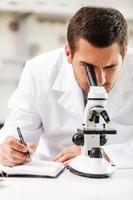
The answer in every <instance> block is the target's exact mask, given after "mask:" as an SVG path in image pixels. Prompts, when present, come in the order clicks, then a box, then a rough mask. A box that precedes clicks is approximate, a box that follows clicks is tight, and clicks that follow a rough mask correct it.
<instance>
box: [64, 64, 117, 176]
mask: <svg viewBox="0 0 133 200" xmlns="http://www.w3.org/2000/svg"><path fill="white" fill-rule="evenodd" d="M85 69H86V75H87V79H88V83H89V85H90V90H89V92H88V96H87V104H86V106H85V110H84V119H83V124H82V127H81V129H79V128H78V129H77V133H76V134H75V135H74V136H73V138H72V141H73V143H74V144H76V145H79V146H81V154H80V155H79V156H77V157H75V158H74V159H72V160H71V161H70V163H69V166H68V169H69V170H70V171H71V172H73V173H75V174H77V175H80V176H85V177H90V178H106V177H109V176H111V175H112V174H113V172H114V171H115V168H116V167H115V164H114V163H113V162H112V161H111V159H110V158H109V157H108V155H107V154H106V152H105V151H104V149H103V148H102V146H103V145H104V144H106V142H107V135H108V134H112V135H113V134H116V130H112V129H111V128H110V127H109V124H110V118H109V116H108V113H107V110H106V103H107V98H108V97H107V92H106V90H105V88H104V87H102V86H98V84H97V79H96V74H95V71H94V68H93V66H92V65H86V67H85ZM100 122H101V123H100Z"/></svg>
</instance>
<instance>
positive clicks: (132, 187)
mask: <svg viewBox="0 0 133 200" xmlns="http://www.w3.org/2000/svg"><path fill="white" fill-rule="evenodd" d="M28 197H29V199H31V200H133V169H128V170H127V169H123V170H122V169H121V170H117V171H116V172H115V174H114V175H113V176H112V177H111V178H106V179H91V178H85V177H80V176H77V175H74V174H72V173H71V172H69V171H68V170H65V171H64V173H62V174H61V175H60V176H59V177H58V178H56V179H50V178H47V179H46V178H6V179H4V180H1V181H0V199H1V200H24V199H25V200H27V199H28Z"/></svg>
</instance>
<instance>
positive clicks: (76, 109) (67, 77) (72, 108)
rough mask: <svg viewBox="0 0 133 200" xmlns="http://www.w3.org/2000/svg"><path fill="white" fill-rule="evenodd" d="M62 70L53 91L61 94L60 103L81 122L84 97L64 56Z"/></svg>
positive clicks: (59, 96)
mask: <svg viewBox="0 0 133 200" xmlns="http://www.w3.org/2000/svg"><path fill="white" fill-rule="evenodd" d="M62 62H63V63H62V68H61V70H60V72H59V73H58V75H57V77H56V80H55V82H54V84H53V87H52V90H53V91H56V92H58V93H59V95H58V100H57V101H58V103H59V104H60V105H61V106H62V107H63V108H64V109H65V110H66V111H67V112H69V113H70V114H71V115H73V116H76V119H77V118H79V119H80V120H81V118H82V116H83V110H84V102H83V95H82V91H81V89H80V87H79V86H78V84H77V81H76V80H75V76H74V73H73V67H72V65H71V64H69V63H68V62H67V60H66V57H65V55H63V61H62Z"/></svg>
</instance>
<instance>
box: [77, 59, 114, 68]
mask: <svg viewBox="0 0 133 200" xmlns="http://www.w3.org/2000/svg"><path fill="white" fill-rule="evenodd" d="M80 63H81V64H83V65H91V66H93V67H97V66H96V65H93V64H91V63H87V62H84V61H80ZM117 65H118V63H115V64H111V65H107V66H104V67H103V68H113V67H116V66H117Z"/></svg>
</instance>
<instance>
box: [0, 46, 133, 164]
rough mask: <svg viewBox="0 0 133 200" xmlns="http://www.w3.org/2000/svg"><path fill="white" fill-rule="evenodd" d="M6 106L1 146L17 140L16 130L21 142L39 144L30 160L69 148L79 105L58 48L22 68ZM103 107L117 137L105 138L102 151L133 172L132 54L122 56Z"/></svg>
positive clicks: (77, 123) (79, 97) (69, 69)
mask: <svg viewBox="0 0 133 200" xmlns="http://www.w3.org/2000/svg"><path fill="white" fill-rule="evenodd" d="M9 107H10V108H11V113H10V115H9V116H8V118H7V120H6V122H5V126H4V127H3V128H2V130H1V133H0V141H1V142H2V141H3V140H4V139H5V137H6V136H7V135H12V136H14V137H17V138H18V136H17V133H16V127H17V126H20V127H21V129H22V132H23V135H24V138H25V140H26V141H27V142H34V143H36V144H38V143H39V145H38V148H37V151H36V156H39V157H40V158H41V159H51V158H52V157H53V156H54V155H56V154H57V153H58V152H59V151H60V149H62V148H64V147H66V146H70V145H72V141H71V138H72V136H73V134H74V133H76V129H77V128H78V127H80V126H81V124H82V119H83V111H84V102H83V95H82V92H81V89H80V88H79V86H78V84H77V82H76V80H75V77H74V74H73V69H72V66H71V65H70V64H69V63H68V62H67V60H66V57H65V54H64V49H58V50H55V51H51V52H48V53H45V54H41V55H39V56H37V57H35V58H33V59H31V60H29V61H28V62H27V63H26V66H25V68H24V70H23V73H22V75H21V78H20V82H19V85H18V88H17V90H16V91H15V92H14V94H13V95H12V97H11V98H10V100H9ZM107 107H108V110H109V114H110V118H111V119H112V124H113V125H114V128H115V129H117V135H115V136H109V141H108V145H106V147H105V149H106V151H107V152H108V153H109V155H110V156H111V158H112V159H113V160H114V161H115V162H116V164H118V166H119V165H123V161H121V159H120V162H118V158H120V156H121V155H122V160H124V159H125V160H127V158H128V161H132V163H130V166H131V165H132V167H133V50H129V51H128V54H127V56H126V59H125V62H124V64H123V66H122V70H121V73H120V75H119V77H118V80H117V82H116V84H115V86H114V88H113V89H112V91H111V92H110V94H109V99H108V106H107ZM39 139H40V140H39ZM128 163H129V162H128ZM128 165H129V164H128Z"/></svg>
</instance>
